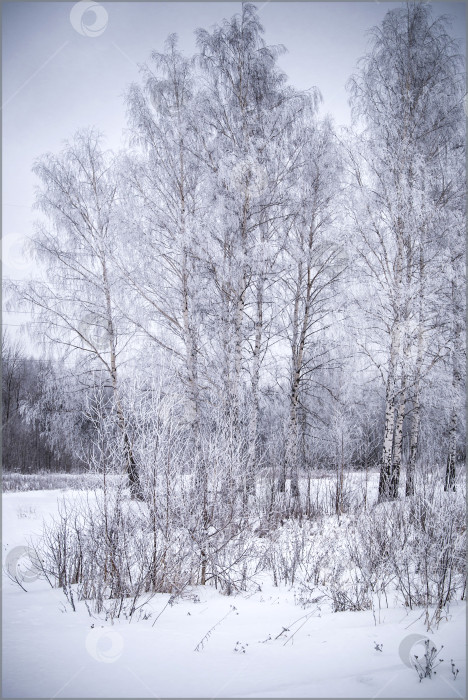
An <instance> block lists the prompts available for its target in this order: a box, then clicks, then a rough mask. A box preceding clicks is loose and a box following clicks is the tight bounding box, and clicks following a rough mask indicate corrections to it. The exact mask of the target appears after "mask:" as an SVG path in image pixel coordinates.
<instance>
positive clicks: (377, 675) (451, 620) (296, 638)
mask: <svg viewBox="0 0 468 700" xmlns="http://www.w3.org/2000/svg"><path fill="white" fill-rule="evenodd" d="M78 493H80V492H77V491H73V492H72V491H70V492H68V494H67V495H69V496H70V497H73V495H74V494H78ZM63 495H64V493H63V491H58V490H56V491H32V492H20V493H6V494H4V495H3V565H5V559H6V556H7V554H8V552H10V551H11V550H12V549H13V548H14V547H17V546H26V545H27V544H28V541H29V538H30V537H34V536H37V535H38V534H39V533H40V531H41V527H42V521H43V519H44V518H45V519H47V518H49V517H50V515H51V514H53V513H55V512H56V511H57V498H58V497H63ZM25 588H26V589H27V592H25V591H23V590H21V588H19V587H18V586H17V585H16V584H15V583H13V582H12V581H11V580H10V579H9V578H8V577H7V576H6V573H5V566H4V568H3V625H4V629H3V696H4V697H48V698H55V697H58V698H59V697H209V698H217V697H421V698H427V697H465V679H466V664H465V653H466V647H465V603H464V602H456V603H453V604H452V605H451V607H450V612H449V615H448V619H447V620H442V622H441V623H440V624H439V627H438V629H437V630H435V631H433V632H430V633H428V632H427V631H426V629H425V626H424V619H423V617H424V616H423V615H422V611H421V610H412V611H409V610H405V609H404V608H402V607H397V608H392V607H389V608H386V607H383V608H382V610H381V611H380V620H379V619H378V616H377V619H375V618H374V613H373V611H372V610H369V611H363V612H349V611H348V612H336V613H333V612H331V611H330V608H329V606H328V603H326V602H324V601H320V603H318V604H315V605H309V606H308V607H306V608H303V607H301V606H300V605H297V604H296V603H297V599H296V602H295V597H296V594H297V591H296V589H295V588H294V587H290V588H286V587H275V586H273V583H272V581H271V580H269V579H268V578H266V577H263V578H261V579H260V587H259V589H257V590H256V591H255V590H254V591H253V592H252V591H250V592H249V593H245V594H239V595H236V596H231V597H227V596H224V595H221V594H219V593H218V592H217V591H216V590H215V589H213V588H210V587H208V586H206V587H202V586H199V587H197V588H191V589H190V591H187V593H186V594H184V596H183V597H182V598H178V599H177V600H176V601H175V603H174V604H172V605H168V601H169V598H170V596H169V595H168V594H167V595H166V594H158V595H156V596H154V597H153V598H152V599H151V601H150V602H148V603H147V604H146V605H144V606H143V607H142V608H141V612H140V613H139V614H137V615H135V616H134V619H133V621H132V622H131V624H129V623H128V622H127V621H126V620H125V619H122V618H121V619H120V620H114V624H111V622H110V621H107V622H106V620H105V618H103V619H100V618H98V617H94V618H91V617H90V615H89V614H88V611H87V609H86V606H85V604H84V603H83V602H79V603H77V604H76V612H73V611H72V609H71V608H70V605H69V604H68V602H67V600H66V598H65V596H64V594H63V593H62V591H61V590H60V589H51V588H50V587H49V585H48V583H47V582H46V581H44V580H34V581H31V583H25ZM260 588H261V590H260ZM150 613H151V614H150ZM217 623H219V624H218V625H217ZM215 625H217V626H216V627H215ZM213 627H215V628H214V629H213V630H212V632H211V634H209V631H210V630H211V629H212V628H213ZM284 628H286V629H284ZM427 638H429V639H430V640H431V642H433V644H434V645H435V646H436V647H437V649H440V646H441V645H444V649H443V650H442V653H441V658H442V659H444V661H443V662H442V663H441V664H440V665H439V667H438V668H437V674H436V675H435V676H433V678H432V679H423V680H422V682H420V681H419V678H418V675H417V673H416V671H415V670H414V668H411V667H410V665H409V658H410V654H418V653H419V654H420V655H421V656H422V654H423V651H424V650H423V648H422V640H423V639H427ZM202 640H204V641H203V642H202ZM200 642H202V643H201V644H200ZM197 645H199V646H198V651H195V647H197ZM451 659H453V660H454V663H455V664H456V667H457V668H459V674H458V677H457V678H456V679H454V678H453V674H452V669H451V663H450V660H451Z"/></svg>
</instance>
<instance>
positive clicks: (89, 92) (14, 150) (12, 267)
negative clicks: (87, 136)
mask: <svg viewBox="0 0 468 700" xmlns="http://www.w3.org/2000/svg"><path fill="white" fill-rule="evenodd" d="M92 4H93V3H86V2H85V3H83V2H80V3H69V2H10V3H4V4H3V21H2V31H3V206H4V210H3V236H4V240H5V245H4V249H3V260H4V269H3V273H4V276H5V277H12V278H17V277H22V276H24V275H26V274H28V265H27V264H25V263H24V261H23V259H22V257H21V251H20V245H22V241H23V240H24V238H25V237H27V236H28V234H30V232H31V230H32V223H33V221H34V218H35V216H36V214H35V213H34V212H32V211H31V205H32V203H33V199H34V186H35V184H36V183H35V178H34V176H33V174H32V173H31V165H32V162H33V160H34V159H35V158H36V157H37V156H39V155H40V154H42V153H44V152H47V151H56V150H57V149H59V148H60V146H61V142H62V141H63V140H64V139H66V138H68V137H69V136H71V135H72V134H73V132H74V131H76V129H78V128H80V127H83V126H87V125H94V126H96V127H98V128H99V129H100V130H101V131H103V132H104V133H105V134H106V136H107V139H108V140H107V144H108V145H109V146H110V147H112V148H119V146H120V145H122V144H123V140H122V131H123V129H124V128H125V104H124V95H125V92H126V90H127V88H128V86H129V84H130V83H131V82H133V81H135V80H138V75H139V73H138V64H141V63H142V62H144V61H146V60H147V59H148V57H149V54H150V52H151V50H153V49H158V50H160V49H162V46H163V42H164V40H165V38H166V37H167V35H168V34H170V33H172V32H176V33H177V34H178V35H179V40H180V43H179V45H180V47H181V49H182V50H183V51H184V52H186V53H187V54H191V53H193V52H194V51H195V40H194V30H195V29H196V28H197V27H206V28H209V27H210V26H212V25H214V24H216V23H218V22H219V21H220V20H222V19H223V18H224V17H229V16H231V15H232V14H234V13H235V12H239V10H240V6H241V4H240V2H204V3H198V2H188V3H187V2H120V3H115V2H108V3H100V6H99V7H98V8H97V14H95V13H94V12H93V11H92V10H91V9H86V6H89V5H92ZM256 4H257V7H258V8H259V10H260V15H261V20H262V23H263V25H264V27H265V30H266V31H265V40H266V41H267V43H271V44H279V43H281V44H284V45H285V46H286V48H287V49H288V53H287V54H286V55H284V56H282V57H281V58H280V61H279V63H280V66H281V67H282V68H283V69H284V71H285V72H286V73H287V75H288V76H289V79H290V82H291V83H292V84H294V85H295V86H296V87H298V88H308V87H311V86H312V85H316V86H317V87H318V88H319V89H320V90H321V92H322V94H323V97H324V105H323V111H324V112H329V113H330V114H331V115H332V116H333V117H334V119H335V122H336V123H337V124H338V125H341V124H347V123H349V107H348V104H347V99H348V98H347V93H346V90H345V84H346V81H347V79H348V78H349V76H350V75H351V73H352V72H353V70H354V69H355V66H356V62H357V60H358V59H359V57H360V56H362V55H363V53H364V52H365V50H366V44H367V37H366V31H367V30H368V29H369V28H370V27H372V26H373V25H375V24H378V23H380V21H381V20H382V18H383V17H384V15H385V13H386V12H387V11H388V10H389V9H390V8H393V7H395V6H397V5H398V4H400V3H395V2H393V3H389V2H313V1H311V2H264V1H261V2H260V1H259V2H258V3H256ZM93 5H94V7H96V4H93ZM431 5H432V6H433V7H434V10H435V12H436V13H437V14H442V13H447V14H449V15H451V16H452V17H453V18H454V22H453V33H454V34H455V35H456V36H458V37H460V38H462V39H464V36H465V2H463V1H461V2H443V3H442V2H435V3H431ZM73 8H74V10H73V13H72V15H70V13H71V12H72V9H73ZM93 25H94V26H93ZM90 32H94V33H93V35H92V36H88V35H87V34H89V33H90ZM5 321H6V322H7V323H8V322H11V323H13V322H15V323H16V319H15V320H13V317H9V318H6V319H5Z"/></svg>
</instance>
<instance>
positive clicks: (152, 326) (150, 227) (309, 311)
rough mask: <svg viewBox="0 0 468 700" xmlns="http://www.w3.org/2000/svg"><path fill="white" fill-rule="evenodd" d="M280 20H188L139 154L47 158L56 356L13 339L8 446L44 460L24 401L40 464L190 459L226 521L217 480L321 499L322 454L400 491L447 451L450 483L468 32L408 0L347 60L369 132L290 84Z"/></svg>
mask: <svg viewBox="0 0 468 700" xmlns="http://www.w3.org/2000/svg"><path fill="white" fill-rule="evenodd" d="M262 32H263V29H262V27H261V25H260V22H259V18H258V14H257V11H256V9H255V7H254V6H253V5H250V4H244V5H243V6H242V12H241V13H240V14H239V15H236V16H234V17H233V18H231V19H230V20H226V21H224V22H223V23H222V24H221V25H220V26H217V27H215V28H214V29H213V30H212V31H210V32H209V31H206V30H198V32H197V43H198V52H197V55H196V56H194V57H193V59H189V58H187V57H185V56H184V55H183V54H182V53H181V52H180V51H179V49H178V47H177V39H176V37H175V36H170V37H169V39H168V40H167V43H166V46H165V49H164V52H162V53H158V52H154V53H153V55H152V57H151V62H150V63H149V64H148V65H147V66H146V67H144V69H143V71H142V80H141V83H140V84H138V85H134V86H132V88H131V89H130V91H129V93H128V119H129V129H130V133H131V139H132V140H131V143H129V145H128V147H127V148H126V149H125V150H124V151H123V152H121V153H118V154H115V153H111V152H109V151H107V150H105V148H104V146H103V138H102V137H101V136H100V135H99V134H97V133H96V132H95V131H94V130H92V129H88V130H83V131H80V132H79V133H78V134H76V135H75V136H74V137H73V138H72V139H71V140H70V141H69V142H67V143H66V145H65V146H64V148H63V150H62V151H61V152H60V153H58V154H55V155H54V154H48V155H46V156H44V157H42V158H40V159H39V160H38V161H37V162H36V164H35V166H34V171H35V173H36V175H37V176H38V178H39V181H40V188H39V190H38V198H37V205H38V207H39V209H40V210H41V212H42V214H43V216H42V219H41V221H42V223H40V224H39V225H38V229H37V232H36V234H35V236H34V241H33V243H34V249H35V253H36V255H37V259H38V261H39V262H40V263H41V264H42V266H43V270H44V276H43V278H42V280H41V281H37V280H31V281H28V282H27V283H24V284H18V283H17V284H15V285H14V286H13V285H12V287H13V289H12V291H13V292H14V295H15V296H14V299H15V302H14V303H15V304H17V302H18V300H20V301H21V302H22V304H23V305H24V308H25V309H29V310H31V311H32V313H33V314H34V321H35V323H34V326H33V327H34V329H35V333H36V337H39V338H40V339H41V340H42V341H44V342H45V343H46V345H47V348H48V349H49V351H50V350H51V348H53V353H52V357H53V359H51V360H50V362H49V364H47V363H44V364H43V365H42V366H41V370H40V371H41V374H40V379H39V378H38V377H39V373H38V372H37V368H38V367H39V365H38V363H37V362H36V363H33V362H32V361H31V363H30V364H28V363H29V360H26V359H25V358H22V359H21V361H19V362H17V363H16V364H15V360H14V357H15V352H17V351H14V350H13V349H12V346H11V344H10V345H9V346H8V349H5V352H6V353H7V357H8V359H7V360H5V359H4V363H5V362H6V367H7V371H6V373H5V370H4V380H3V381H4V400H3V405H4V422H5V420H6V422H7V424H8V429H7V431H6V432H4V435H5V434H6V435H7V438H6V441H7V449H6V451H5V442H4V466H5V467H7V468H13V467H14V468H17V467H23V466H24V460H23V462H22V463H21V464H19V463H18V462H17V461H16V457H15V454H14V451H15V448H14V444H15V443H16V444H18V443H19V442H21V441H22V440H23V436H24V435H26V433H19V434H17V433H16V432H15V433H13V432H9V431H13V427H12V426H13V425H17V423H14V422H12V421H11V418H10V412H11V410H13V409H11V405H12V403H15V409H14V410H15V411H17V412H18V411H19V412H20V413H21V415H22V418H21V421H23V423H22V425H23V428H24V430H26V427H24V426H26V425H30V424H31V423H30V421H32V420H36V421H37V423H36V424H35V425H36V426H40V428H38V427H35V428H34V430H35V431H36V433H37V430H39V434H40V441H39V442H38V443H37V444H38V445H39V444H40V445H41V448H40V449H41V450H42V451H44V455H45V454H46V452H45V450H49V452H47V454H48V455H49V453H50V455H54V456H53V457H52V456H49V457H43V456H41V457H40V458H39V456H38V455H37V456H34V458H33V457H32V456H31V464H41V465H45V464H47V465H48V466H50V467H51V468H53V467H55V466H56V465H57V463H58V461H61V463H62V464H63V466H64V467H65V466H66V464H65V463H64V462H63V461H62V456H61V455H62V453H64V452H66V453H67V454H68V455H70V457H69V458H67V459H70V460H72V461H73V460H76V459H78V457H77V455H79V459H80V460H81V461H82V463H88V464H90V463H92V464H94V465H95V466H96V467H97V468H99V469H100V470H101V471H102V470H106V469H111V468H112V470H114V471H120V472H122V471H123V472H126V473H127V474H128V479H129V483H130V487H131V491H132V494H133V495H134V496H135V497H138V498H146V497H148V494H151V493H153V491H154V489H156V486H154V484H155V480H156V479H157V482H158V486H157V488H158V489H159V488H160V486H159V485H160V484H162V483H166V487H167V484H168V483H169V481H168V480H171V479H173V478H175V477H176V476H177V475H179V477H180V478H181V479H182V481H181V483H183V484H184V485H185V484H186V482H184V481H183V478H182V477H183V475H184V474H190V475H192V476H193V478H194V482H193V488H194V493H196V494H197V495H196V500H197V502H199V503H200V508H201V510H200V513H199V517H200V518H201V520H202V521H203V523H204V525H205V526H206V528H208V526H209V523H210V522H211V523H212V522H213V518H214V516H213V512H214V509H216V507H218V506H219V504H217V500H216V499H217V497H218V496H219V494H220V493H234V492H235V493H236V494H237V495H236V499H238V501H239V504H240V505H239V507H240V508H242V507H243V506H245V504H246V503H248V502H249V499H250V498H251V497H254V496H255V492H256V485H258V483H259V482H260V481H261V480H264V479H268V480H269V481H270V482H271V484H272V488H271V499H272V502H274V503H279V502H282V503H283V504H287V506H285V507H287V509H288V510H289V512H291V513H302V512H304V511H306V510H307V508H308V507H309V505H310V503H309V502H308V500H307V498H308V497H307V493H306V491H305V490H304V487H303V484H306V483H307V479H309V481H308V483H309V484H310V474H311V473H312V472H313V471H314V470H317V469H321V468H327V469H332V470H333V471H334V472H339V471H340V470H341V472H342V471H343V470H344V469H349V468H350V467H354V468H366V469H367V468H370V467H379V469H380V485H379V499H380V500H388V499H395V498H396V497H397V496H398V493H399V487H400V472H401V468H402V466H403V467H405V470H406V482H405V487H404V488H405V489H406V494H407V495H411V494H413V492H414V484H415V478H414V475H415V472H416V470H417V468H418V465H419V464H421V463H424V464H426V465H427V464H429V465H431V466H432V467H433V468H434V470H436V469H437V468H438V467H440V466H441V465H446V484H445V486H446V489H452V488H454V485H455V465H456V462H457V460H458V459H460V458H462V457H463V456H464V452H463V450H464V448H463V445H464V440H463V434H464V414H463V396H464V366H465V345H464V336H465V324H464V317H465V306H464V299H465V249H464V230H465V121H464V113H463V97H464V92H465V90H464V83H465V80H464V64H463V61H462V58H461V56H460V51H459V47H458V45H457V42H456V41H455V39H454V38H453V37H452V36H451V34H450V31H449V29H448V23H447V21H446V20H445V19H444V18H436V19H434V18H433V17H432V16H431V10H430V8H429V6H428V5H423V4H419V3H415V4H413V3H410V4H408V5H406V6H402V7H398V8H396V9H394V10H392V11H390V12H388V13H387V15H386V16H385V19H384V21H383V23H382V25H381V26H380V27H378V28H375V29H374V30H373V41H372V47H371V49H370V52H369V54H368V55H367V56H366V57H365V58H364V59H363V60H362V62H361V64H360V67H359V71H358V72H357V73H356V75H355V76H353V77H352V79H351V80H350V85H349V87H350V95H351V103H352V107H353V110H354V116H355V123H354V126H353V129H352V130H351V129H350V130H347V131H344V130H341V131H337V130H336V129H335V127H334V125H333V123H332V121H331V120H330V119H329V118H320V117H319V104H320V101H321V96H320V93H319V91H318V90H310V91H308V92H299V91H298V90H296V89H295V88H294V87H292V86H291V85H289V84H288V82H287V80H286V76H285V75H284V74H283V73H282V72H281V70H280V69H279V67H278V64H277V58H278V56H279V54H280V52H281V48H278V47H272V46H268V45H267V44H266V43H265V42H264V40H263V38H262ZM59 358H60V359H59ZM4 366H5V364H4ZM33 368H34V369H33ZM35 372H37V374H36V373H35ZM23 375H27V377H28V381H27V382H26V384H27V387H26V384H25V385H24V387H23V388H22V389H21V390H18V391H17V390H16V388H15V387H16V386H17V385H18V382H19V381H20V377H21V376H23ZM10 376H11V377H13V379H12V384H9V382H10V379H9V377H10ZM6 385H8V387H9V388H8V391H7V392H6V393H5V386H6ZM34 387H35V388H34ZM38 387H39V388H40V390H39V391H37V388H38ZM15 392H16V393H15ZM5 403H7V404H8V407H7V408H5ZM21 407H22V408H21ZM47 411H49V413H47V415H50V419H49V418H45V414H46V412H47ZM64 412H66V415H67V416H68V418H67V420H66V421H64V418H63V416H64ZM169 415H170V420H169V418H168V416H169ZM18 420H20V419H18ZM28 421H29V423H28ZM36 433H35V434H36ZM17 435H18V437H16V436H17ZM31 435H32V433H31ZM164 441H166V442H164ZM45 445H47V448H46V447H45ZM169 446H170V449H169ZM31 450H32V448H28V454H31V455H32V452H31ZM54 450H55V452H54ZM57 450H60V452H57ZM41 455H42V452H41ZM57 455H58V456H57ZM163 455H164V457H163ZM174 460H179V461H178V463H177V466H174V465H173V462H174ZM169 463H171V464H172V466H171V473H170V474H169V473H166V472H165V470H166V471H167V468H168V467H167V465H168V464H169ZM164 474H165V476H164ZM164 478H165V479H166V482H164ZM151 484H153V486H152V487H151V488H150V487H149V485H151ZM171 488H172V487H171ZM184 488H185V486H184ZM152 489H153V490H152ZM185 496H186V498H187V499H188V502H189V500H190V498H191V496H190V495H189V492H188V491H187V494H186V495H185ZM338 500H339V499H338ZM155 517H156V516H155ZM194 517H198V516H196V515H195V514H194ZM231 521H232V513H231V515H230V516H229V522H231ZM225 525H226V524H225ZM225 525H224V526H225ZM224 526H223V527H224ZM206 531H208V530H206ZM203 546H204V545H203V543H202V544H201V545H200V547H201V549H202V550H203Z"/></svg>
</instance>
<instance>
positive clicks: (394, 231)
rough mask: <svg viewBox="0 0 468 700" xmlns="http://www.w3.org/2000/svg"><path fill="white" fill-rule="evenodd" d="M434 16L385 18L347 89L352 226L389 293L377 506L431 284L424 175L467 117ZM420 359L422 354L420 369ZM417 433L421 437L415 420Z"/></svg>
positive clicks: (399, 12)
mask: <svg viewBox="0 0 468 700" xmlns="http://www.w3.org/2000/svg"><path fill="white" fill-rule="evenodd" d="M430 13H431V11H430V8H429V7H428V6H426V5H420V4H417V3H414V4H413V3H411V4H408V5H407V6H406V7H405V8H402V9H396V10H392V11H390V12H388V13H387V15H386V16H385V18H384V21H383V23H382V25H381V26H380V27H377V28H374V30H373V32H372V36H373V44H372V49H371V51H370V53H369V54H368V55H367V56H366V57H365V58H364V59H363V62H362V65H361V70H360V72H359V74H358V75H357V76H355V77H354V78H353V79H352V81H351V84H350V85H351V94H352V103H353V108H354V113H355V116H356V117H357V118H358V119H360V120H361V121H360V125H361V127H362V129H363V130H362V133H361V136H360V139H359V146H358V148H359V150H360V155H361V156H362V157H359V158H357V159H355V160H354V163H353V171H354V177H355V180H354V183H355V186H356V187H357V188H358V189H359V190H360V192H361V194H362V202H361V204H362V207H363V209H362V212H363V213H364V214H365V218H364V219H361V220H360V221H359V222H358V221H357V218H356V216H355V222H356V228H357V230H358V231H359V235H360V238H361V244H362V246H363V248H361V251H362V259H363V264H364V267H365V268H366V271H367V274H368V275H369V278H370V279H372V280H373V288H374V289H376V288H377V287H380V289H381V290H382V293H383V296H382V300H383V301H382V311H383V313H381V314H380V323H381V328H382V329H383V330H384V333H385V334H386V336H387V350H386V352H387V358H386V361H385V374H386V379H385V384H386V408H385V429H384V436H383V451H382V465H381V472H380V483H379V500H385V499H388V498H396V497H397V495H398V486H399V474H400V463H401V443H402V436H403V421H404V417H405V413H406V404H407V391H408V382H409V376H408V366H409V361H410V355H411V351H412V347H413V337H412V333H411V331H410V327H411V326H414V324H415V323H416V325H417V320H416V318H417V316H418V311H417V307H418V305H417V302H416V299H417V296H418V294H419V295H421V294H424V282H423V281H422V280H421V274H422V275H424V274H427V264H428V263H427V261H426V262H423V264H422V265H421V260H423V257H422V256H424V249H425V246H426V242H425V241H424V236H423V232H424V227H425V224H427V218H426V217H425V216H424V214H423V210H424V208H427V209H428V210H429V211H431V210H432V209H433V207H434V204H435V203H434V199H433V191H434V187H435V184H434V182H433V180H432V182H431V186H430V187H428V188H427V189H425V186H424V178H423V179H422V178H421V176H420V174H421V172H425V171H427V170H428V171H429V172H430V173H431V174H432V178H434V177H437V173H436V170H435V168H434V167H433V165H434V163H435V161H436V160H437V159H438V158H439V155H440V153H441V152H443V151H444V149H447V148H451V144H453V137H454V134H455V131H456V128H457V124H458V123H459V120H460V117H461V112H460V110H461V96H462V79H461V73H460V70H461V59H460V56H459V51H458V47H457V44H456V42H455V41H454V40H453V39H452V38H451V37H450V36H449V34H448V32H447V23H446V20H445V19H444V18H438V19H436V20H432V18H431V14H430ZM358 161H359V164H358ZM364 249H365V251H364ZM418 280H419V282H418ZM415 289H417V290H419V292H418V293H417V294H415V291H414V290H415ZM420 338H421V336H420ZM423 356H424V350H423V346H422V344H420V348H419V359H417V362H419V364H421V362H422V360H423ZM420 375H421V369H420V367H418V368H417V371H416V376H417V377H420ZM416 381H419V379H417V380H416ZM416 406H417V401H416ZM416 415H417V412H416ZM414 427H415V433H416V428H417V420H416V423H415V426H414Z"/></svg>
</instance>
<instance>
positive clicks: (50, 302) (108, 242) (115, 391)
mask: <svg viewBox="0 0 468 700" xmlns="http://www.w3.org/2000/svg"><path fill="white" fill-rule="evenodd" d="M101 141H102V139H101V137H100V136H99V134H97V133H96V132H95V131H93V130H85V131H81V132H78V133H77V134H76V135H75V137H74V138H73V139H72V140H71V141H69V142H66V144H65V146H64V148H63V150H62V151H61V152H60V153H59V154H58V155H54V154H47V155H45V156H43V157H42V158H40V159H38V161H37V162H36V163H35V165H34V168H33V170H34V173H35V174H36V175H37V177H38V178H39V180H40V182H41V186H40V188H38V191H37V207H38V209H40V211H41V212H42V213H43V214H44V215H45V217H46V221H45V222H44V223H39V224H38V227H37V232H36V235H35V237H34V241H33V244H34V251H35V254H36V256H37V258H38V260H39V261H40V262H41V263H43V265H44V268H45V274H44V276H43V279H42V280H41V279H39V280H35V281H31V282H29V283H25V284H21V285H18V286H17V291H18V293H19V295H20V296H21V298H22V300H23V302H25V303H26V304H27V305H29V307H30V308H31V309H32V310H33V311H34V313H35V316H36V323H37V327H38V329H40V331H41V334H42V339H43V340H44V339H45V340H47V341H49V342H52V343H53V344H55V345H56V346H60V347H61V348H62V349H64V350H65V351H66V353H68V354H70V353H75V354H76V353H78V356H79V357H80V358H81V359H83V357H85V358H86V359H87V360H88V362H90V363H91V364H90V366H89V368H90V369H91V371H95V370H96V369H97V371H98V372H100V373H104V374H103V376H104V377H105V381H107V380H108V382H109V385H110V387H111V391H112V396H113V403H114V406H115V409H116V414H117V420H118V423H119V427H120V430H121V433H122V435H123V440H124V444H125V455H124V460H123V461H124V463H125V468H126V471H127V474H128V479H129V484H130V489H131V493H132V495H133V496H135V497H139V496H140V495H141V490H140V486H139V479H138V472H137V469H136V465H135V460H134V458H133V454H132V448H131V441H130V437H129V435H128V431H127V427H126V424H125V416H124V413H123V409H122V400H121V395H120V384H119V363H120V358H121V355H122V353H123V351H124V350H125V349H126V346H127V345H128V342H129V340H130V337H129V336H128V335H126V334H125V332H124V327H123V326H122V317H121V315H120V314H119V310H118V305H117V303H116V302H117V296H118V289H119V279H118V276H116V274H115V266H114V265H113V262H112V260H113V253H114V251H115V246H116V239H117V225H116V220H115V211H116V207H117V197H118V190H117V182H116V177H115V172H114V170H113V156H112V154H110V153H109V152H105V151H104V150H103V149H102V146H101Z"/></svg>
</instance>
